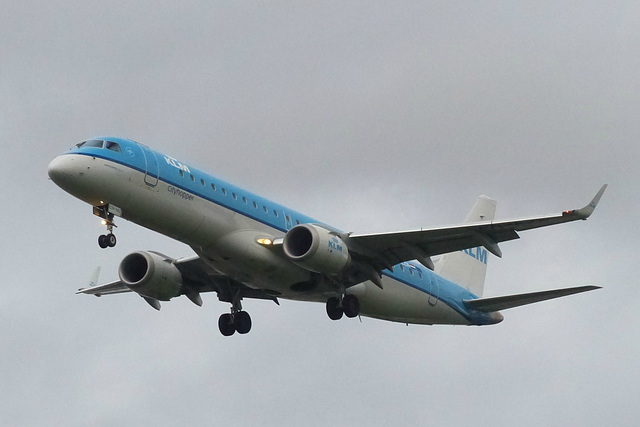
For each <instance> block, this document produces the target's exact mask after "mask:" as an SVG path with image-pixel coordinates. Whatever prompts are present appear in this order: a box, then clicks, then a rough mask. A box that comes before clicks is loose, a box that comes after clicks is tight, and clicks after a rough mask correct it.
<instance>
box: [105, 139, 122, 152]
mask: <svg viewBox="0 0 640 427" xmlns="http://www.w3.org/2000/svg"><path fill="white" fill-rule="evenodd" d="M107 148H108V149H109V150H113V151H117V152H118V153H122V149H121V148H120V144H118V143H117V142H111V141H107Z"/></svg>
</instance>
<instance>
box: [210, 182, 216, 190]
mask: <svg viewBox="0 0 640 427" xmlns="http://www.w3.org/2000/svg"><path fill="white" fill-rule="evenodd" d="M211 188H213V191H216V185H215V184H214V183H213V182H212V183H211Z"/></svg>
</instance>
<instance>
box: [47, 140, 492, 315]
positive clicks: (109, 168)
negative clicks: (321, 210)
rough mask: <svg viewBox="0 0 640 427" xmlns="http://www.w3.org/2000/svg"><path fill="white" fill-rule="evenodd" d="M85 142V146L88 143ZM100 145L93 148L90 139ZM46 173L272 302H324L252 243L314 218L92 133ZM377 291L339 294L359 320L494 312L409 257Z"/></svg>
mask: <svg viewBox="0 0 640 427" xmlns="http://www.w3.org/2000/svg"><path fill="white" fill-rule="evenodd" d="M92 141H95V142H92ZM100 142H102V144H100ZM49 175H50V177H51V179H52V180H53V181H54V182H55V183H56V184H57V185H59V186H60V187H61V188H63V189H64V190H65V191H67V192H69V193H70V194H72V195H74V196H75V197H77V198H79V199H81V200H83V201H85V202H86V203H88V204H90V205H92V206H106V205H112V206H116V207H118V208H119V209H121V212H119V215H120V216H121V217H123V218H125V219H127V220H129V221H132V222H134V223H136V224H139V225H141V226H143V227H146V228H149V229H151V230H154V231H157V232H159V233H162V234H164V235H166V236H168V237H171V238H173V239H176V240H179V241H181V242H183V243H185V244H187V245H189V246H190V247H191V248H193V250H194V251H195V252H196V253H197V254H198V255H199V256H200V257H201V258H202V259H203V260H204V261H205V262H206V263H207V264H208V265H210V266H211V267H212V268H213V269H215V270H216V271H218V272H220V274H223V275H227V276H230V277H233V278H234V279H235V280H237V281H239V282H241V283H243V284H244V285H246V286H249V287H251V288H254V289H262V290H268V291H269V293H270V294H271V295H274V296H277V297H279V298H285V299H291V300H301V301H316V302H325V301H327V298H329V297H331V296H335V294H336V288H335V284H333V283H331V282H330V281H327V280H324V279H323V278H322V277H321V276H320V275H318V274H317V273H314V272H311V271H309V270H307V269H305V268H303V267H301V266H299V265H297V264H295V263H293V262H291V261H290V260H289V259H287V258H286V257H283V256H282V255H281V254H278V253H276V252H274V251H273V250H271V249H270V248H268V247H265V245H262V244H260V243H258V242H259V241H260V240H261V239H269V240H274V239H279V238H282V237H283V236H284V235H285V234H286V232H287V231H288V230H290V229H291V228H292V227H294V226H296V225H298V224H318V225H320V226H322V227H323V228H326V229H329V230H335V231H337V232H339V230H337V229H335V228H333V227H331V226H329V225H327V224H323V223H320V222H319V221H317V220H315V219H313V218H311V217H308V216H306V215H304V214H302V213H300V212H297V211H294V210H292V209H289V208H287V207H285V206H282V205H280V204H277V203H274V202H272V201H270V200H268V199H265V198H263V197H260V196H258V195H256V194H254V193H251V192H248V191H246V190H244V189H241V188H239V187H237V186H234V185H232V184H230V183H228V182H226V181H223V180H221V179H219V178H216V177H214V176H212V175H210V174H207V173H205V172H203V171H201V170H199V169H197V168H195V167H193V166H192V165H191V164H188V163H184V162H181V161H178V160H177V159H175V158H173V157H171V156H167V155H164V154H161V153H158V152H156V151H153V150H151V149H149V148H148V147H146V146H144V145H142V144H139V143H136V142H134V141H131V140H128V139H122V138H113V137H100V138H95V140H90V141H87V142H85V143H84V144H83V145H80V144H79V146H75V147H73V148H71V149H70V150H69V151H68V152H66V153H64V154H62V155H60V156H58V157H56V158H55V159H54V160H53V161H52V162H51V164H50V165H49ZM382 285H383V287H382V289H381V288H380V287H378V286H376V285H375V284H373V283H372V282H369V281H365V282H362V283H360V284H357V285H355V286H352V287H349V288H348V289H347V292H348V293H349V294H354V295H356V296H357V297H358V299H359V301H360V313H361V314H362V315H364V316H369V317H374V318H379V319H384V320H391V321H397V322H403V323H421V324H459V325H485V324H494V323H497V322H499V321H500V320H502V316H500V315H499V313H483V312H478V311H475V310H470V309H468V308H466V307H465V305H464V303H463V300H468V299H475V298H477V296H475V295H473V294H472V293H471V292H470V291H468V290H467V289H465V288H463V287H461V286H458V285H457V284H455V283H452V282H451V281H449V280H446V279H444V278H443V277H440V276H438V275H437V274H435V273H434V272H433V271H431V270H429V269H427V268H424V267H423V266H422V265H420V264H418V263H411V262H408V263H401V264H398V265H396V266H394V268H393V270H390V269H388V270H384V271H383V276H382Z"/></svg>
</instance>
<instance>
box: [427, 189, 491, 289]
mask: <svg viewBox="0 0 640 427" xmlns="http://www.w3.org/2000/svg"><path fill="white" fill-rule="evenodd" d="M495 214H496V201H495V200H493V199H492V198H490V197H487V196H480V197H479V198H478V201H477V202H476V204H475V205H474V206H473V208H472V209H471V212H469V215H467V218H466V220H465V222H467V223H469V222H479V221H490V220H492V219H494V218H495ZM487 255H488V254H487V250H486V249H485V248H483V247H482V246H478V247H476V248H470V249H465V250H462V251H459V252H451V253H448V254H445V255H443V256H442V258H440V259H439V260H438V262H437V263H436V270H435V272H436V273H437V274H439V275H440V276H442V277H444V278H445V279H447V280H451V281H452V282H454V283H457V284H458V285H460V286H462V287H464V288H467V289H469V291H471V292H473V293H474V294H475V295H477V296H478V297H481V296H482V291H483V289H484V278H485V275H486V273H487V258H488V256H487Z"/></svg>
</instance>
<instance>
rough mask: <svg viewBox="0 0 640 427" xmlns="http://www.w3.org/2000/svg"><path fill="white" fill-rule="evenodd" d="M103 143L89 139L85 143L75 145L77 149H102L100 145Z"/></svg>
mask: <svg viewBox="0 0 640 427" xmlns="http://www.w3.org/2000/svg"><path fill="white" fill-rule="evenodd" d="M103 142H104V141H100V140H98V139H90V140H89V141H85V142H81V143H80V144H78V145H77V147H78V148H80V147H96V148H102V144H103Z"/></svg>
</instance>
